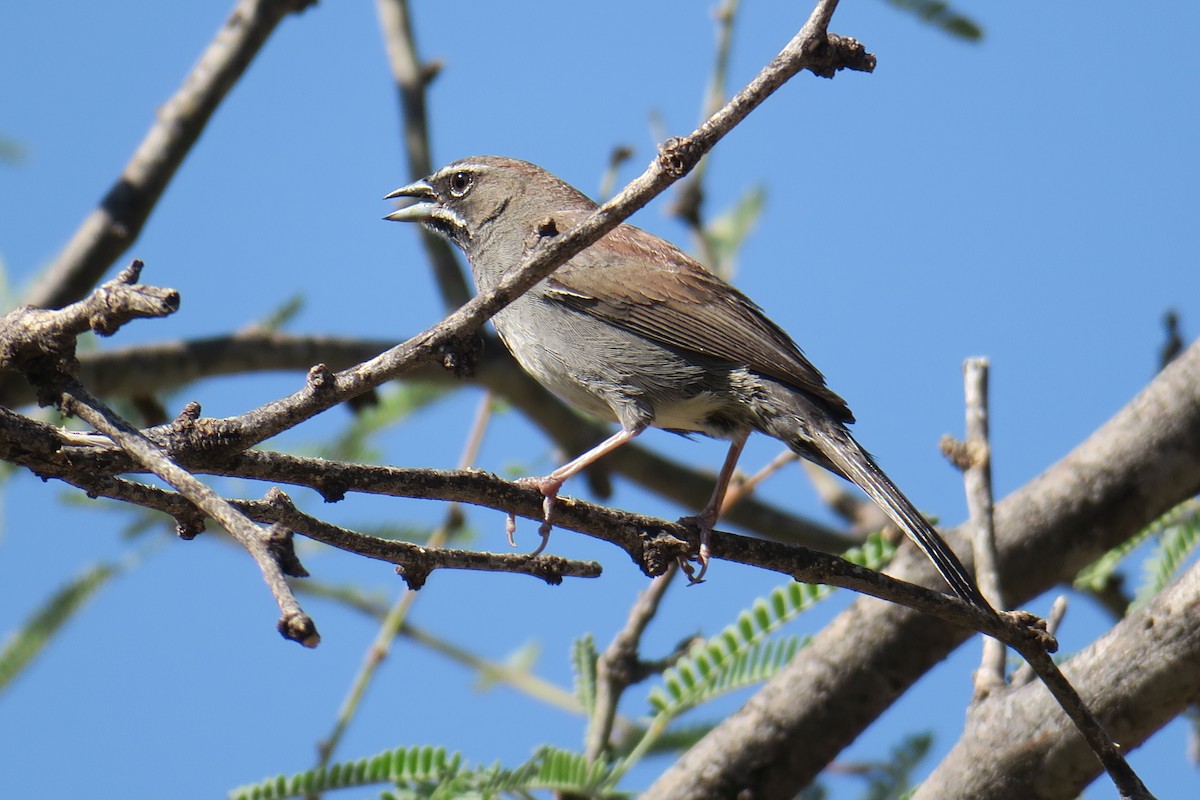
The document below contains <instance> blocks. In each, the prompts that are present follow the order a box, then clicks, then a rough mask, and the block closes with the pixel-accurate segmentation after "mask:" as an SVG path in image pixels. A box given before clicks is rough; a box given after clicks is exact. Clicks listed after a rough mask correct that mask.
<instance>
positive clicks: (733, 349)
mask: <svg viewBox="0 0 1200 800" xmlns="http://www.w3.org/2000/svg"><path fill="white" fill-rule="evenodd" d="M401 198H403V199H406V200H408V201H409V204H408V205H406V206H403V207H401V208H399V209H397V210H396V211H393V212H392V213H390V214H388V215H387V216H385V217H384V219H387V220H392V221H399V222H416V223H419V224H420V225H421V226H423V227H424V228H426V229H428V230H430V231H432V232H433V233H435V234H437V235H439V236H442V237H444V238H445V239H447V240H448V241H449V242H450V243H452V244H453V245H455V246H457V247H458V248H459V249H461V250H462V251H463V253H464V254H465V255H466V258H467V260H468V261H469V262H470V267H471V272H472V274H473V277H474V280H475V284H476V288H477V290H478V291H479V292H486V291H488V290H489V289H491V288H492V287H493V286H495V285H496V284H497V283H498V282H499V281H500V279H501V278H502V277H503V276H504V275H505V273H506V272H507V271H508V270H509V269H511V268H513V267H515V266H517V265H518V264H520V263H521V262H522V260H523V259H524V258H526V257H527V256H528V255H529V253H530V252H531V251H532V248H533V247H534V246H535V245H536V243H537V242H538V241H539V240H540V238H541V237H544V236H547V235H549V236H553V235H556V234H557V233H559V232H563V231H567V230H569V229H570V228H571V227H573V226H574V225H576V224H578V223H579V222H581V221H582V220H584V219H585V218H586V217H588V216H589V215H590V214H592V213H593V212H594V211H595V210H596V209H597V205H596V203H595V202H593V201H592V200H591V199H590V198H588V197H587V195H585V194H584V193H583V192H581V191H579V190H578V189H576V188H575V187H574V186H572V185H570V184H569V183H567V182H565V181H563V180H561V179H560V178H558V177H557V176H555V175H554V174H552V173H550V172H548V171H547V170H545V169H543V168H541V167H539V166H537V165H536V164H533V163H530V162H528V161H521V160H518V159H515V158H508V157H503V156H473V157H470V158H465V159H461V160H458V161H455V162H453V163H451V164H449V165H447V166H445V167H443V168H441V169H439V170H437V171H436V172H434V173H433V174H432V175H430V176H428V177H426V178H423V179H421V180H417V181H415V182H413V183H409V184H407V185H406V186H403V187H401V188H399V189H396V190H395V191H393V192H391V193H389V194H388V195H387V196H386V197H385V199H389V200H397V199H401ZM492 323H493V325H494V327H495V329H496V332H497V333H498V334H499V337H500V340H501V341H502V342H503V344H504V345H505V347H506V348H507V349H508V350H509V351H510V352H511V353H512V355H513V356H514V357H515V359H516V360H517V362H518V363H519V364H520V365H521V367H522V368H523V369H524V370H525V371H526V372H527V373H529V374H530V375H531V376H532V377H533V378H534V379H535V380H537V381H538V382H539V383H541V384H542V385H543V386H544V387H546V388H547V389H549V390H550V391H551V392H552V393H554V394H555V395H557V396H558V397H559V398H560V399H562V400H563V401H565V402H566V403H567V404H569V405H571V406H573V407H575V408H576V409H578V410H580V411H583V412H585V413H587V414H590V415H592V416H595V417H598V418H600V419H603V420H608V421H613V422H616V423H618V424H619V426H620V428H619V430H617V431H616V432H615V433H614V434H612V435H611V436H610V437H608V438H607V439H605V440H604V441H603V442H601V443H600V444H598V445H596V446H595V447H593V448H592V449H591V450H588V451H587V452H585V453H583V454H582V455H580V456H578V457H576V458H574V459H572V460H571V461H569V462H567V463H566V464H564V465H562V466H561V467H559V468H558V469H555V470H554V471H553V472H551V473H549V474H548V475H545V476H543V477H535V478H523V479H521V483H522V485H525V486H527V487H532V488H536V489H537V490H538V491H540V492H541V493H542V496H543V498H544V502H543V523H542V528H541V533H542V547H544V546H545V543H546V539H547V537H548V535H549V531H550V524H551V516H552V513H553V509H554V503H555V499H556V498H557V496H558V492H559V490H560V489H561V487H562V485H563V483H564V482H565V481H566V480H567V479H569V478H570V477H572V476H573V475H575V474H577V473H579V472H580V471H581V470H583V469H584V468H586V467H587V466H588V465H590V464H592V463H593V462H595V461H596V460H597V459H599V458H601V457H602V456H604V455H605V454H606V453H609V452H611V451H613V450H615V449H617V448H618V447H620V446H621V445H623V444H626V443H627V442H629V441H631V440H632V439H634V438H636V437H637V436H638V435H639V434H641V433H642V432H643V431H645V430H646V429H647V428H650V427H656V428H661V429H665V430H668V431H673V432H677V433H684V434H701V435H705V436H709V437H714V438H718V439H724V440H728V441H729V442H730V445H729V451H728V454H727V456H726V458H725V462H724V465H723V466H722V468H721V471H720V473H719V474H718V476H717V480H716V485H715V487H714V489H713V493H712V496H711V498H710V499H709V502H708V504H707V505H706V506H705V508H704V509H703V510H702V511H701V512H700V513H699V514H698V515H696V516H694V517H690V518H684V520H682V521H685V522H689V523H692V524H694V525H695V526H696V527H697V528H698V529H699V548H698V555H697V562H698V563H699V565H700V570H699V573H698V574H696V575H691V577H692V579H693V581H700V580H702V579H703V577H704V574H705V572H706V570H707V568H708V563H709V560H710V557H711V546H710V535H711V532H712V530H713V528H714V526H715V525H716V523H717V521H718V518H719V515H720V513H721V505H722V502H723V500H724V497H725V493H726V490H727V489H728V487H729V483H730V480H731V478H732V477H733V473H734V470H735V468H736V466H737V461H738V457H739V456H740V455H741V452H742V448H743V447H744V445H745V443H746V439H747V437H748V436H749V435H750V433H752V432H755V431H758V432H760V433H763V434H766V435H767V436H771V437H773V438H775V439H778V440H780V441H781V442H783V443H784V444H786V445H787V446H788V448H790V449H791V450H792V451H793V452H795V453H796V454H797V455H799V456H801V457H803V458H806V459H809V460H811V461H813V462H814V463H816V464H819V465H821V466H822V467H825V468H826V469H828V470H830V471H832V472H833V473H835V474H837V475H840V476H841V477H843V478H845V479H847V480H849V481H851V482H853V483H855V484H857V485H858V486H859V487H860V488H861V489H862V490H863V491H864V492H865V493H866V494H867V495H868V496H869V497H870V498H871V499H872V500H873V501H874V502H875V503H876V504H878V505H879V506H880V508H881V509H882V510H883V511H884V512H885V513H886V514H887V515H888V517H890V518H891V520H892V521H893V522H894V523H895V524H896V525H897V526H898V527H899V528H900V529H901V530H903V531H904V532H905V533H906V534H907V535H908V536H909V537H910V538H911V539H912V540H913V541H914V542H915V543H916V544H917V546H918V547H920V548H921V550H922V551H924V553H925V555H926V556H927V557H928V558H929V559H930V561H932V562H933V564H934V566H935V567H936V568H937V570H938V571H939V572H940V573H941V575H942V577H943V578H944V579H945V581H946V583H947V584H948V585H949V587H950V588H951V589H952V590H953V591H954V593H955V594H956V595H958V597H959V598H961V599H962V600H963V601H965V602H967V603H969V604H972V605H975V606H977V607H980V608H984V609H988V610H990V606H989V605H988V604H987V602H986V601H985V600H984V599H983V597H982V596H981V595H980V593H979V590H978V589H977V588H976V586H975V584H974V582H973V580H972V578H971V576H970V575H969V574H968V572H967V570H966V569H965V568H964V567H963V565H962V562H960V561H959V559H958V558H957V557H956V556H955V554H954V552H953V551H952V550H951V549H950V547H949V546H948V545H947V544H946V543H945V541H944V540H943V539H942V537H941V536H939V535H938V533H937V532H936V531H935V530H934V529H933V527H932V526H931V525H930V524H929V522H927V521H926V519H925V518H924V517H923V516H922V515H921V513H920V512H919V511H918V510H917V509H916V507H915V506H914V505H913V504H912V502H910V501H909V499H908V498H907V497H906V496H905V495H904V494H903V493H902V492H901V491H900V489H899V488H897V487H896V485H895V484H894V483H893V482H892V480H891V479H890V478H889V477H888V476H887V475H886V474H885V473H884V471H883V470H882V469H881V468H880V467H879V465H878V464H877V463H876V461H875V459H874V458H873V457H872V456H871V455H870V454H869V453H868V452H867V451H866V450H865V449H864V448H863V447H861V446H860V445H859V443H858V442H857V441H856V440H855V439H854V437H853V436H852V435H851V433H850V430H849V428H848V426H849V425H850V423H852V422H854V415H853V414H852V413H851V412H850V408H849V407H848V405H847V404H846V401H845V400H843V399H842V398H841V397H840V396H838V395H837V394H835V393H834V392H833V391H832V390H831V389H830V388H828V386H827V385H826V382H825V378H824V376H823V375H822V374H821V373H820V371H818V370H817V368H816V367H814V366H813V365H812V363H810V362H809V360H808V358H807V357H805V355H804V354H803V353H802V352H801V350H800V348H799V347H798V346H797V345H796V343H795V342H794V341H793V340H792V339H791V337H790V336H788V334H787V333H785V332H784V331H783V329H782V328H780V327H779V326H778V325H776V324H775V323H774V322H772V321H771V320H770V319H768V318H767V316H766V314H765V313H764V312H763V310H762V309H761V308H760V307H759V306H758V305H757V304H755V303H754V302H753V301H752V300H751V299H750V298H748V297H747V296H746V295H745V294H743V293H742V292H740V291H739V290H737V289H736V288H734V287H733V286H731V285H729V284H728V283H727V282H725V281H724V280H722V279H721V278H720V277H718V276H716V275H714V274H713V273H712V272H710V271H709V270H707V269H705V268H704V267H703V266H702V265H701V264H700V263H699V262H697V261H696V260H695V259H693V258H692V257H690V256H688V255H687V254H686V253H684V252H683V251H682V250H680V249H679V248H677V247H675V246H674V245H672V244H671V243H669V242H667V241H665V240H664V239H661V238H659V237H657V236H655V235H653V234H651V233H648V232H646V231H644V230H642V229H640V228H636V227H634V226H632V225H629V224H622V225H618V226H617V227H616V228H614V229H613V230H612V231H610V232H609V233H608V234H606V235H605V236H604V237H602V238H601V239H600V240H599V241H597V242H596V243H595V244H593V245H591V246H590V247H588V248H586V249H585V250H583V251H582V252H580V253H579V254H578V255H576V256H574V257H573V258H571V259H569V260H568V261H567V262H566V263H564V264H563V265H561V266H560V267H558V269H556V270H555V271H554V272H552V273H551V274H550V275H549V276H548V277H547V278H544V279H543V280H541V281H540V282H538V283H537V284H535V285H534V286H533V288H531V289H530V290H529V291H528V292H526V293H525V294H523V295H521V296H520V297H518V298H517V299H516V300H514V301H513V302H512V303H511V304H509V305H508V306H506V307H504V308H502V309H501V310H500V311H498V312H497V313H496V315H495V316H494V317H493V318H492ZM514 524H515V521H514V519H513V517H511V516H510V522H509V536H510V540H511V536H512V527H513V525H514ZM541 549H542V548H541V547H539V548H538V551H536V552H540V550H541ZM688 572H689V574H691V570H688Z"/></svg>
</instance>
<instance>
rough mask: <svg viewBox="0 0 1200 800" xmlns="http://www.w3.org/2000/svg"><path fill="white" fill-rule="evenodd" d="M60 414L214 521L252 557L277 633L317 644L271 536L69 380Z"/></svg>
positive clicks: (274, 534)
mask: <svg viewBox="0 0 1200 800" xmlns="http://www.w3.org/2000/svg"><path fill="white" fill-rule="evenodd" d="M63 395H64V398H69V400H67V401H66V402H64V406H65V408H64V410H65V411H67V412H68V413H71V414H74V415H76V416H78V417H79V418H80V419H82V420H84V421H85V422H87V423H88V424H89V425H91V426H92V427H93V428H95V429H96V430H97V431H99V432H101V433H103V434H104V435H105V436H107V437H108V438H110V439H112V440H113V442H114V443H116V444H117V445H119V446H120V447H121V449H122V450H124V451H125V452H127V453H129V455H130V456H132V457H133V458H134V459H136V460H137V461H138V462H139V463H141V464H142V465H144V466H145V467H146V469H148V470H150V471H151V472H153V473H154V474H155V475H157V476H158V477H160V478H162V479H163V480H164V481H166V482H167V483H168V484H170V485H171V486H172V487H174V488H175V490H176V491H178V492H179V493H180V494H181V495H183V496H184V497H185V498H187V499H188V500H189V501H190V502H191V503H193V504H194V505H196V506H197V507H198V508H200V509H201V510H202V511H204V513H205V514H207V515H208V516H210V517H212V518H213V519H215V520H216V521H217V522H218V523H220V525H221V526H222V527H223V528H225V530H227V531H229V533H230V535H232V536H233V538H235V539H237V540H238V542H239V543H240V544H241V545H242V547H244V548H246V551H247V552H249V553H250V555H251V556H253V557H254V560H255V561H256V562H257V563H258V567H259V569H260V570H261V571H262V574H263V579H264V580H266V582H267V586H269V587H270V588H271V594H272V595H274V597H275V602H276V603H278V605H279V611H280V618H279V624H278V629H279V632H280V633H281V634H283V636H284V637H285V638H287V639H291V640H293V641H296V642H299V643H300V644H302V645H304V646H305V647H316V646H317V644H318V643H319V642H320V641H321V637H320V636H319V635H318V634H317V628H316V625H314V624H313V621H312V619H311V618H309V616H308V615H307V614H305V613H304V611H303V610H302V609H301V608H300V604H299V603H298V602H297V601H296V597H295V595H293V594H292V589H291V587H290V586H288V583H287V580H286V578H284V574H283V567H282V565H281V559H280V558H279V554H278V551H277V549H276V548H275V547H274V546H273V543H272V540H273V539H276V538H277V534H276V533H274V532H268V531H264V530H262V529H261V528H259V527H258V526H257V525H255V524H254V523H253V522H251V521H250V520H249V519H247V518H246V517H245V516H244V515H242V514H241V513H240V512H239V511H238V510H237V509H235V508H234V507H233V506H232V505H230V504H229V502H228V501H226V500H225V499H224V498H222V497H221V496H220V495H219V494H217V493H216V492H214V491H213V490H212V489H210V488H209V487H208V486H205V485H204V484H203V483H201V482H200V481H199V480H198V479H196V478H195V477H194V476H193V475H192V474H191V473H190V472H188V471H187V470H185V469H183V468H182V467H180V466H179V465H178V464H176V463H175V462H174V461H172V460H171V459H170V458H168V457H167V454H166V453H164V452H163V451H162V450H161V449H159V447H158V446H157V445H155V444H154V443H153V442H151V441H150V440H149V439H147V438H146V437H145V436H143V435H142V434H141V433H140V432H139V431H138V430H137V429H136V428H134V427H133V426H132V425H131V424H129V423H128V422H126V421H125V420H124V419H122V418H121V417H120V416H118V415H117V414H116V413H114V412H113V411H112V409H110V408H109V407H108V406H106V405H105V404H104V403H103V402H102V401H101V400H100V399H99V398H97V397H95V396H94V395H92V394H91V392H89V391H88V390H87V389H85V388H84V387H83V386H81V385H79V384H78V383H77V382H75V381H67V382H65V385H64V386H63Z"/></svg>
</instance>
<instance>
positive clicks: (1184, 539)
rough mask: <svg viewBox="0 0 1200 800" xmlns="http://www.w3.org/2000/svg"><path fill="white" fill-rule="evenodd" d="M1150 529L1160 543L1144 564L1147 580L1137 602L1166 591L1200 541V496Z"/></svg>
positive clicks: (1160, 519) (1187, 502) (1175, 509)
mask: <svg viewBox="0 0 1200 800" xmlns="http://www.w3.org/2000/svg"><path fill="white" fill-rule="evenodd" d="M1147 530H1149V531H1151V532H1152V534H1153V535H1154V536H1156V537H1157V538H1158V543H1157V545H1156V547H1155V550H1154V553H1153V554H1152V555H1151V556H1150V558H1148V559H1147V560H1146V563H1145V565H1144V566H1143V572H1144V574H1145V582H1144V583H1143V584H1142V586H1141V588H1140V589H1138V596H1137V600H1136V601H1135V603H1136V604H1141V603H1145V602H1146V601H1147V600H1149V599H1150V598H1152V597H1153V596H1154V595H1156V594H1158V593H1159V592H1160V591H1162V590H1163V588H1165V587H1166V585H1167V584H1168V583H1170V582H1171V579H1172V578H1174V577H1175V575H1176V574H1178V572H1179V571H1180V569H1181V568H1182V566H1183V564H1184V563H1185V562H1186V561H1187V560H1188V558H1189V557H1190V556H1191V555H1192V553H1194V552H1195V551H1196V547H1197V545H1200V500H1197V499H1196V498H1192V499H1190V500H1185V501H1184V502H1182V503H1180V504H1179V505H1177V506H1175V508H1173V509H1171V510H1170V511H1168V512H1167V513H1166V514H1163V515H1162V516H1161V517H1159V518H1158V519H1157V520H1155V521H1154V524H1153V525H1151V526H1150V527H1149V528H1148V529H1147Z"/></svg>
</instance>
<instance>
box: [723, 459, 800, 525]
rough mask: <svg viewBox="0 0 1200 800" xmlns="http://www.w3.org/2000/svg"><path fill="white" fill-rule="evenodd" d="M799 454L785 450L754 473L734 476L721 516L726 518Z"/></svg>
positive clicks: (726, 494)
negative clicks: (747, 475)
mask: <svg viewBox="0 0 1200 800" xmlns="http://www.w3.org/2000/svg"><path fill="white" fill-rule="evenodd" d="M797 458H799V456H797V455H796V454H795V453H793V452H792V451H791V450H784V451H783V452H782V453H780V454H779V455H777V456H775V457H774V458H772V459H771V460H770V461H768V462H767V464H766V466H764V467H763V468H762V469H760V470H759V471H758V472H756V473H754V474H753V475H751V476H749V477H745V478H741V479H739V478H738V476H736V475H735V476H734V478H733V481H732V482H731V483H730V485H729V491H727V492H726V493H725V499H724V500H723V501H722V502H721V517H722V519H723V518H725V516H726V513H727V512H729V511H732V510H733V509H734V508H736V507H737V506H738V504H739V503H741V502H742V501H743V500H745V499H746V498H747V497H749V496H750V495H751V494H753V492H754V490H755V489H756V488H758V485H759V484H760V483H762V482H763V481H765V480H766V479H767V478H769V477H771V476H772V475H774V474H775V473H776V472H778V471H779V470H781V469H783V468H784V467H786V466H787V465H788V464H790V463H792V462H793V461H795V460H796V459H797Z"/></svg>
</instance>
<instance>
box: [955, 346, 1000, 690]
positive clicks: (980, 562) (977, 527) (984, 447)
mask: <svg viewBox="0 0 1200 800" xmlns="http://www.w3.org/2000/svg"><path fill="white" fill-rule="evenodd" d="M963 381H964V387H965V394H966V409H967V424H966V433H967V440H966V441H967V448H968V450H969V452H970V453H971V455H972V456H973V457H972V459H971V463H970V464H969V465H967V466H966V469H964V470H963V484H964V486H965V487H966V492H967V509H968V514H969V518H970V523H971V529H972V531H973V533H974V535H973V536H972V537H971V542H972V546H973V550H974V555H975V580H976V581H977V582H978V584H979V591H980V592H982V593H983V596H984V597H985V598H987V600H988V602H989V603H991V604H992V607H993V608H1005V607H1006V606H1005V602H1004V595H1003V593H1002V590H1001V583H1000V567H999V564H998V561H999V559H998V558H997V556H996V528H995V524H994V522H993V518H992V514H993V506H994V503H993V499H992V456H991V439H990V436H989V433H988V362H987V359H986V358H968V359H967V360H966V361H964V362H963ZM1004 666H1005V651H1004V645H1002V644H1000V642H998V641H996V640H994V639H984V640H983V655H982V660H981V663H980V665H979V670H978V671H977V672H976V673H975V695H976V697H980V696H982V695H985V694H986V693H987V692H989V691H991V690H993V689H996V688H998V687H1001V686H1003V685H1004Z"/></svg>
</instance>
